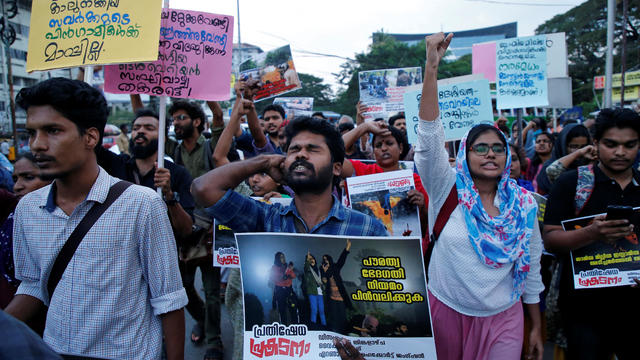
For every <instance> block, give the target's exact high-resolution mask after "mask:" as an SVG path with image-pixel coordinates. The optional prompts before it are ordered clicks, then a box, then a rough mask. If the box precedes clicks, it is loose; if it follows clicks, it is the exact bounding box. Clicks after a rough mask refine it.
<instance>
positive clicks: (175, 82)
mask: <svg viewBox="0 0 640 360" xmlns="http://www.w3.org/2000/svg"><path fill="white" fill-rule="evenodd" d="M161 19H162V24H161V27H160V37H159V39H160V42H159V47H158V46H156V53H157V58H158V60H157V61H154V62H150V63H133V64H120V65H109V66H106V67H105V91H107V92H110V93H114V94H149V95H156V96H160V95H166V96H171V97H177V98H190V99H200V100H228V99H229V93H230V88H229V84H230V83H231V56H232V55H231V53H232V50H233V44H232V43H233V41H232V40H233V16H228V15H218V14H210V13H205V12H199V11H189V10H176V9H162V17H161ZM156 44H158V43H156Z"/></svg>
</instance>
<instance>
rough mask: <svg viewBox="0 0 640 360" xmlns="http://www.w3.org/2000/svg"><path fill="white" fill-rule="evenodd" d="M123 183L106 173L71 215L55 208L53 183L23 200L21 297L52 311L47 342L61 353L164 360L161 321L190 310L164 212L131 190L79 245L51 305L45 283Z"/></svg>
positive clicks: (153, 199) (139, 190) (17, 243)
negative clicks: (78, 230) (84, 225)
mask: <svg viewBox="0 0 640 360" xmlns="http://www.w3.org/2000/svg"><path fill="white" fill-rule="evenodd" d="M118 180H119V179H117V178H114V177H112V176H110V175H109V174H107V172H106V171H104V170H103V169H102V168H100V173H99V174H98V178H97V179H96V181H95V183H94V184H93V186H92V187H91V190H90V191H89V194H88V195H87V198H86V199H85V200H84V201H83V202H82V203H80V204H79V205H78V206H77V207H76V208H75V210H74V211H73V213H72V214H71V216H68V215H67V214H65V213H64V211H62V209H60V208H59V207H57V206H56V204H55V201H54V200H55V191H56V190H55V189H56V188H55V182H54V183H53V184H52V185H48V186H45V187H44V188H41V189H39V190H36V191H34V192H32V193H30V194H28V195H26V196H25V197H24V198H23V199H22V201H20V203H19V204H18V207H17V208H16V213H15V214H16V215H15V219H14V231H13V232H14V244H13V250H14V254H15V257H14V261H15V269H16V277H17V278H18V279H19V280H21V281H22V283H21V284H20V286H19V288H18V291H17V294H25V295H30V296H33V297H36V298H38V299H40V300H42V302H43V303H44V304H45V305H48V306H49V312H48V313H47V325H46V328H45V332H44V341H45V342H46V343H47V344H48V345H49V346H50V347H51V348H52V349H53V350H54V351H56V352H58V353H61V354H68V355H78V356H89V357H95V358H109V359H159V358H160V356H161V355H160V354H161V348H162V323H161V319H160V317H159V315H160V314H164V313H167V312H170V311H174V310H178V309H180V308H182V307H184V306H185V305H186V304H187V295H186V292H185V290H184V288H183V287H182V281H181V278H180V272H179V270H178V257H177V250H176V244H175V240H174V237H173V231H172V230H171V224H170V223H169V218H168V216H167V208H166V206H165V204H164V202H163V201H162V199H160V197H159V196H158V194H157V193H156V192H154V191H153V190H152V189H149V188H146V187H142V186H137V185H132V186H130V187H129V188H128V189H127V190H126V191H125V192H124V193H123V194H122V195H121V196H120V197H119V198H118V199H117V200H116V201H115V202H114V203H113V204H112V205H111V207H109V209H107V211H105V213H104V214H103V215H102V217H101V218H100V219H99V220H98V221H97V222H96V223H95V224H94V225H93V227H92V228H91V230H89V232H88V233H87V234H86V235H85V237H84V239H83V240H82V242H81V243H80V245H79V246H78V249H77V250H76V252H75V254H74V256H73V258H72V259H71V261H70V262H69V265H68V266H67V268H66V270H65V272H64V274H63V275H62V278H61V279H60V282H59V283H58V287H57V288H56V290H55V292H54V294H53V296H52V298H51V299H49V296H48V293H47V281H48V278H49V273H50V271H51V268H52V266H53V262H54V260H55V258H56V256H57V254H58V253H59V251H60V249H61V248H62V246H63V244H64V243H65V241H66V240H67V238H68V237H69V235H70V234H71V232H72V231H73V230H74V229H75V227H76V226H77V225H78V223H79V222H80V220H81V219H82V218H83V217H84V215H85V214H86V213H87V212H88V211H89V209H90V208H91V206H92V205H93V203H94V202H104V200H105V199H106V197H107V193H108V192H109V188H110V186H111V185H113V184H114V183H116V182H117V181H118Z"/></svg>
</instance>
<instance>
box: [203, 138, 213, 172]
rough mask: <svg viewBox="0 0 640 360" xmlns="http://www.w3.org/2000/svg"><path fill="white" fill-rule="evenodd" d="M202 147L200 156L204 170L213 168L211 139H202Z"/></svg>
mask: <svg viewBox="0 0 640 360" xmlns="http://www.w3.org/2000/svg"><path fill="white" fill-rule="evenodd" d="M203 145H204V149H203V151H202V156H204V167H205V170H206V171H210V170H213V150H212V149H211V139H207V140H205V141H204V144H203Z"/></svg>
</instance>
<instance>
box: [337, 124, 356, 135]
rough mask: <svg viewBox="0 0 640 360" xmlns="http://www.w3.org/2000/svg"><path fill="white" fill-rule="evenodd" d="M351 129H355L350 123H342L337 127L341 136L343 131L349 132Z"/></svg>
mask: <svg viewBox="0 0 640 360" xmlns="http://www.w3.org/2000/svg"><path fill="white" fill-rule="evenodd" d="M353 129H355V126H353V124H352V123H342V124H340V125H338V132H339V133H340V134H342V132H343V131H351V130H353Z"/></svg>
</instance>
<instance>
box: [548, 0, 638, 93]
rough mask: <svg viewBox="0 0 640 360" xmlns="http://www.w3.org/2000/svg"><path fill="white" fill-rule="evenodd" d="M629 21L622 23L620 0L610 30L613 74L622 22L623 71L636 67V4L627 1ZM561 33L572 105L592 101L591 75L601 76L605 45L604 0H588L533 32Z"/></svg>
mask: <svg viewBox="0 0 640 360" xmlns="http://www.w3.org/2000/svg"><path fill="white" fill-rule="evenodd" d="M628 3H629V19H628V20H629V21H628V22H627V23H626V24H623V21H622V19H623V18H622V1H617V9H616V23H615V32H614V64H613V66H614V67H613V69H614V70H613V71H614V73H619V72H621V68H620V64H621V63H620V60H621V50H622V48H621V42H622V29H623V25H624V26H626V28H627V56H626V59H627V70H629V69H633V68H638V67H639V66H640V50H639V48H640V34H639V31H640V3H639V2H637V1H633V0H630V1H628ZM555 32H564V33H566V37H567V55H568V60H569V76H571V78H572V80H573V102H574V104H583V105H584V104H589V103H592V102H593V100H594V99H593V91H592V88H593V77H594V76H596V75H604V72H605V62H606V60H605V58H606V48H607V2H606V1H602V0H589V1H586V2H585V3H583V4H581V5H579V6H576V7H574V8H572V9H571V10H569V11H567V12H566V13H564V14H560V15H556V16H554V17H553V18H552V19H551V20H548V21H547V22H545V23H544V24H542V25H540V26H538V28H537V29H536V34H548V33H555Z"/></svg>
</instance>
